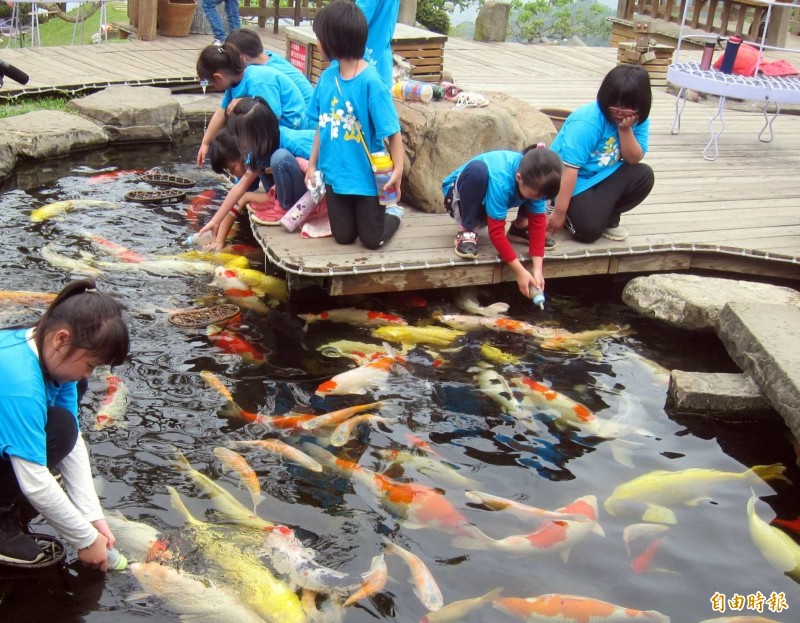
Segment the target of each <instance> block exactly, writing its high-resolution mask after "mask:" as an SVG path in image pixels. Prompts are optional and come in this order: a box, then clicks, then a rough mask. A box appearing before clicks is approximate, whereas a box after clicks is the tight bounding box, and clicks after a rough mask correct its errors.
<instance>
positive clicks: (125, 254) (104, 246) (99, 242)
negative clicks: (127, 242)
mask: <svg viewBox="0 0 800 623" xmlns="http://www.w3.org/2000/svg"><path fill="white" fill-rule="evenodd" d="M81 236H82V237H83V238H84V239H86V240H88V241H90V242H91V243H92V244H93V245H94V246H95V247H97V248H98V249H100V250H101V251H103V252H105V253H108V254H109V255H112V256H113V257H116V258H117V259H120V260H122V261H123V262H141V261H143V260H145V259H146V258H145V256H144V255H142V254H141V253H137V252H136V251H131V250H130V249H128V248H127V247H123V246H122V245H119V244H117V243H116V242H111V240H108V239H106V238H103V236H101V235H99V234H94V233H92V232H88V231H85V232H82V233H81Z"/></svg>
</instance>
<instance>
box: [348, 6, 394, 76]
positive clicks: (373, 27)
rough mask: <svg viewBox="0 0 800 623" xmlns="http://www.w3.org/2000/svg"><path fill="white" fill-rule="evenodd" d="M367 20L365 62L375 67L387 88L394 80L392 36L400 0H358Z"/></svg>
mask: <svg viewBox="0 0 800 623" xmlns="http://www.w3.org/2000/svg"><path fill="white" fill-rule="evenodd" d="M356 6H357V7H358V8H360V9H361V10H362V11H363V12H364V15H365V16H366V18H367V47H366V50H365V52H364V60H365V61H368V62H369V63H370V64H371V65H373V66H374V67H375V69H376V70H377V71H378V74H379V75H380V77H381V78H383V81H384V82H385V83H386V86H387V87H391V86H392V83H393V80H392V65H393V63H392V36H394V29H395V26H397V14H398V12H399V11H400V0H356Z"/></svg>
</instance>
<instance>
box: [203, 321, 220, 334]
mask: <svg viewBox="0 0 800 623" xmlns="http://www.w3.org/2000/svg"><path fill="white" fill-rule="evenodd" d="M221 332H222V327H220V326H219V325H216V324H210V325H208V326H207V327H206V335H216V334H217V333H221Z"/></svg>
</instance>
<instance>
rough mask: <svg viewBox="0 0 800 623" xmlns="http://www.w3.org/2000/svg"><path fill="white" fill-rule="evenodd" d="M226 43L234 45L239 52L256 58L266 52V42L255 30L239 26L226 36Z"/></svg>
mask: <svg viewBox="0 0 800 623" xmlns="http://www.w3.org/2000/svg"><path fill="white" fill-rule="evenodd" d="M225 45H232V46H233V47H235V48H236V49H237V50H239V52H241V53H242V54H244V55H245V56H249V57H250V58H256V57H257V56H259V55H261V54H263V53H264V44H263V43H262V42H261V37H259V36H258V33H257V32H256V31H255V30H250V29H249V28H239V29H238V30H234V31H233V32H232V33H230V34H229V35H228V36H227V37H225Z"/></svg>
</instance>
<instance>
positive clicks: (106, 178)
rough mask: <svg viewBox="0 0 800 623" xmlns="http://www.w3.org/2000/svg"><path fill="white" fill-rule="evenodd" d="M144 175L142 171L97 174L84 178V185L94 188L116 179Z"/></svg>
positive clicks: (123, 170)
mask: <svg viewBox="0 0 800 623" xmlns="http://www.w3.org/2000/svg"><path fill="white" fill-rule="evenodd" d="M142 173H144V171H143V170H142V169H119V170H117V171H109V172H108V173H97V174H95V175H91V176H89V177H88V178H86V184H87V185H89V186H94V185H96V184H106V183H108V182H112V181H114V180H115V179H117V178H118V177H128V176H130V175H141V174H142Z"/></svg>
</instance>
